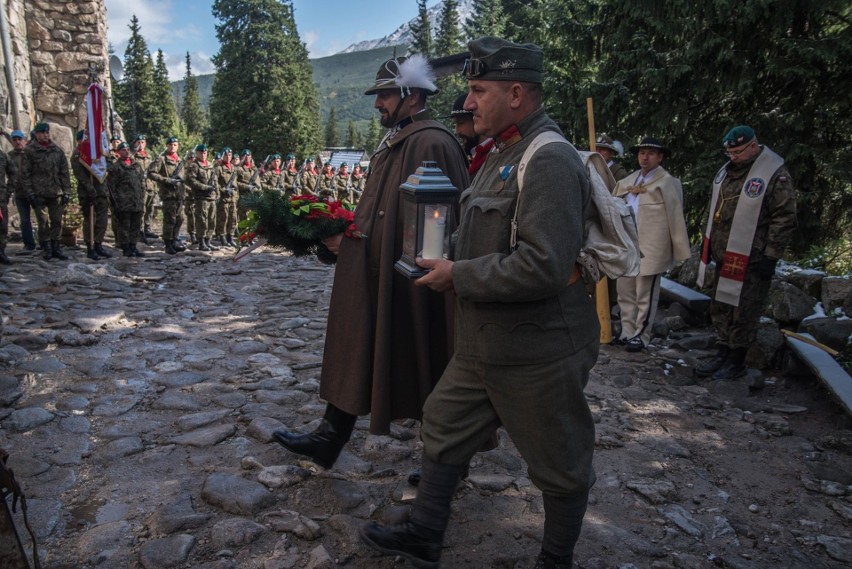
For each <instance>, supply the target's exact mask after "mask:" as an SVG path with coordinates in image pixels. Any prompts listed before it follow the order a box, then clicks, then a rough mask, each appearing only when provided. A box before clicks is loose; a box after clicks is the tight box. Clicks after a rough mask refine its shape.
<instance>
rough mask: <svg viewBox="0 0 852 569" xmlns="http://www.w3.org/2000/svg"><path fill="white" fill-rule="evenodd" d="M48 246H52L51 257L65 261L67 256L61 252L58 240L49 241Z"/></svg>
mask: <svg viewBox="0 0 852 569" xmlns="http://www.w3.org/2000/svg"><path fill="white" fill-rule="evenodd" d="M50 246H51V247H53V258H54V259H59V260H60V261H67V260H68V256H67V255H65V253H63V252H62V246H61V245H60V244H59V241H51V242H50Z"/></svg>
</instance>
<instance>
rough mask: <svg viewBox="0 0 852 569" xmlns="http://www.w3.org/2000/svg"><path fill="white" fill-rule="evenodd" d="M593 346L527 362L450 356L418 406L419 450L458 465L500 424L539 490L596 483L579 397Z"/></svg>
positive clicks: (591, 428) (567, 491) (568, 492)
mask: <svg viewBox="0 0 852 569" xmlns="http://www.w3.org/2000/svg"><path fill="white" fill-rule="evenodd" d="M598 348H599V344H598V342H597V341H595V342H590V343H589V344H588V345H586V346H584V347H582V348H581V349H580V350H578V351H577V352H576V353H574V354H572V355H570V356H568V357H566V358H563V359H559V360H555V361H550V362H543V363H538V364H532V365H516V366H508V365H493V364H488V363H484V362H482V361H481V360H479V359H478V358H475V357H465V356H459V355H458V354H457V355H454V356H453V358H452V359H451V360H450V363H449V364H448V365H447V368H446V369H445V370H444V374H443V375H442V376H441V379H440V381H438V384H437V385H436V386H435V389H434V390H433V391H432V393H431V394H430V395H429V398H428V399H427V400H426V403H425V405H424V406H423V426H422V427H421V430H420V435H421V438H422V439H423V445H424V448H423V452H424V454H425V455H426V456H427V457H428V458H429V459H430V460H432V461H434V462H438V463H441V464H452V465H464V464H467V463H468V462H470V459H471V457H473V455H474V454H475V453H476V452H477V451H478V450H479V449H480V447H482V445H483V444H485V443H486V442H487V441H488V439H489V437H490V436H491V435H492V434H493V433H494V430H495V429H496V428H497V427H499V426H501V425H502V426H503V427H505V428H506V431H508V433H509V436H510V437H512V441H513V442H514V443H515V446H517V447H518V450H519V451H520V453H521V455H522V456H523V457H524V460H526V461H527V465H528V471H529V476H530V479H531V480H532V481H533V483H535V485H536V486H538V488H539V489H540V490H541V491H542V492H543V493H545V494H552V495H554V496H574V495H576V494H577V493H578V492H583V491H585V490H588V489H589V488H590V487H591V485H592V484H593V483H594V481H595V473H594V469H593V468H592V453H593V451H594V448H595V425H594V422H593V420H592V413H591V411H590V410H589V405H588V403H587V402H586V398H585V396H584V395H583V388H584V387H585V386H586V383H587V382H588V380H589V370H591V368H592V366H593V365H594V364H595V362H596V361H597V356H598Z"/></svg>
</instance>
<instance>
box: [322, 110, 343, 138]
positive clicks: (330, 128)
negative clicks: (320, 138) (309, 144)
mask: <svg viewBox="0 0 852 569" xmlns="http://www.w3.org/2000/svg"><path fill="white" fill-rule="evenodd" d="M325 146H326V148H334V147H337V146H340V137H339V136H338V134H337V111H335V109H334V107H331V110H330V111H329V113H328V120H327V121H326V123H325Z"/></svg>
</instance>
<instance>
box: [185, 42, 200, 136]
mask: <svg viewBox="0 0 852 569" xmlns="http://www.w3.org/2000/svg"><path fill="white" fill-rule="evenodd" d="M180 119H181V121H182V122H183V127H184V128H185V129H186V132H187V133H189V134H201V133H203V132H204V129H205V127H206V122H207V121H206V117H205V116H204V109H202V108H201V98H200V97H199V95H198V81H197V80H196V79H195V76H194V75H193V74H192V60H191V58H190V56H189V52H186V75H184V78H183V99H182V102H181V106H180Z"/></svg>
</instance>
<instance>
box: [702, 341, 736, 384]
mask: <svg viewBox="0 0 852 569" xmlns="http://www.w3.org/2000/svg"><path fill="white" fill-rule="evenodd" d="M730 353H731V349H730V348H728V346H722V345H720V346H718V347H717V349H716V355H715V356H713V359H712V360H710V361H707V362H704V363H703V364H701V365H700V366H698V367H697V368H695V375H697V376H698V377H710V376H711V375H713V374H714V373H716V372H717V371H719V370H720V369H722V366H723V365H725V362H727V361H728V354H730Z"/></svg>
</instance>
